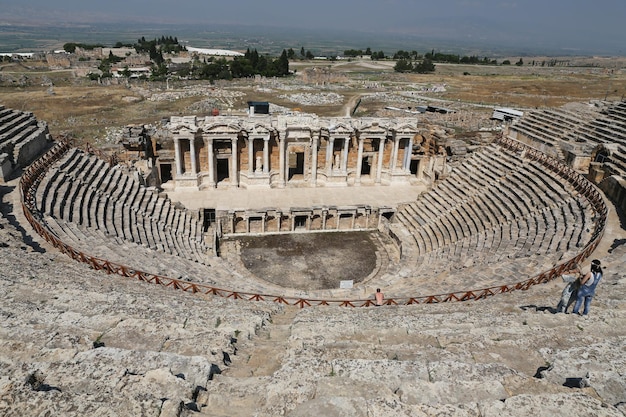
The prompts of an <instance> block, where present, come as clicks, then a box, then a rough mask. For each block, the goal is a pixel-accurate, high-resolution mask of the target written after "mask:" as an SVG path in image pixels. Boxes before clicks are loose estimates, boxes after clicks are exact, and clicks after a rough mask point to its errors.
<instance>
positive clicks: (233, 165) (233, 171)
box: [230, 138, 239, 187]
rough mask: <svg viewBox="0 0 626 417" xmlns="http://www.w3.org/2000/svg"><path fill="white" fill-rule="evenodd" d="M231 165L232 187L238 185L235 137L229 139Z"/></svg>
mask: <svg viewBox="0 0 626 417" xmlns="http://www.w3.org/2000/svg"><path fill="white" fill-rule="evenodd" d="M231 142H232V145H231V158H230V159H231V163H230V165H231V167H230V183H231V184H232V185H233V186H234V187H238V186H239V183H238V182H237V138H233V139H231Z"/></svg>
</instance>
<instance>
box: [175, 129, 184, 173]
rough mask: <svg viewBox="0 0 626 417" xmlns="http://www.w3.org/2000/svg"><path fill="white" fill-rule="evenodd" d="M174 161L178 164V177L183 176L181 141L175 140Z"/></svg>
mask: <svg viewBox="0 0 626 417" xmlns="http://www.w3.org/2000/svg"><path fill="white" fill-rule="evenodd" d="M174 159H175V162H176V176H181V175H183V160H182V158H181V152H180V139H178V138H174Z"/></svg>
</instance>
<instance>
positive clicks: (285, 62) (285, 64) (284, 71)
mask: <svg viewBox="0 0 626 417" xmlns="http://www.w3.org/2000/svg"><path fill="white" fill-rule="evenodd" d="M288 55H289V54H288V52H287V51H285V50H284V49H283V53H282V54H280V58H278V71H277V72H278V75H279V76H282V75H288V74H289V57H288Z"/></svg>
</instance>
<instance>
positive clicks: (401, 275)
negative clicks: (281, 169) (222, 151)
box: [36, 145, 595, 297]
mask: <svg viewBox="0 0 626 417" xmlns="http://www.w3.org/2000/svg"><path fill="white" fill-rule="evenodd" d="M36 202H37V203H36V204H37V208H38V211H39V212H40V214H41V217H42V220H43V221H44V223H45V224H46V226H47V227H48V229H49V230H50V231H52V232H53V233H54V234H55V235H56V236H57V237H58V238H59V239H60V240H61V241H63V242H65V243H66V244H68V245H70V246H72V247H73V248H75V249H77V250H79V251H82V252H84V253H86V254H89V255H92V256H95V257H98V258H101V259H107V260H109V261H111V262H115V263H118V264H121V265H126V266H128V267H131V268H136V269H137V270H141V271H145V272H149V273H152V274H157V275H160V276H165V277H170V278H178V279H184V280H187V281H192V282H196V283H203V284H207V285H211V286H215V287H220V288H225V289H229V290H236V291H241V292H249V293H257V294H259V293H261V294H277V295H278V294H279V295H283V296H288V297H291V296H297V297H302V296H305V295H304V294H303V292H302V291H299V290H293V289H286V288H283V287H279V286H276V285H274V284H271V283H268V282H266V281H263V280H261V279H258V278H256V277H255V276H253V275H252V274H251V273H250V272H249V271H247V270H245V268H243V267H240V266H237V265H234V264H232V263H229V262H228V261H227V260H225V259H222V258H219V257H214V256H210V255H209V252H210V245H208V244H207V243H206V242H205V236H204V234H203V230H202V224H201V222H200V221H199V220H198V219H197V214H195V213H192V212H190V211H187V210H186V209H184V208H179V207H176V206H175V205H174V204H172V203H171V201H170V200H168V199H166V198H164V197H162V196H159V195H158V194H157V193H155V192H154V191H151V190H149V189H147V188H145V187H143V186H142V185H140V183H139V182H138V181H136V180H135V179H134V178H132V176H130V175H128V174H127V173H126V172H125V171H124V170H123V169H122V168H121V167H120V166H114V167H111V166H109V165H108V164H107V163H106V162H104V161H102V160H101V159H99V158H97V157H95V156H93V155H90V154H87V153H84V152H82V151H80V150H78V149H71V150H70V151H69V152H67V153H66V154H65V155H64V156H63V157H62V158H61V159H60V160H58V161H57V162H55V163H54V165H53V166H52V167H51V169H49V170H48V171H47V173H46V174H45V176H44V177H43V179H42V181H41V182H40V183H39V185H38V188H37V191H36ZM389 227H390V231H391V234H392V235H394V236H395V237H396V240H397V241H398V242H400V245H401V251H402V256H401V259H400V261H399V262H395V263H389V265H388V268H387V270H386V271H382V273H381V274H379V275H378V276H376V277H374V278H372V279H371V280H370V281H368V282H364V283H363V284H362V285H365V286H383V287H384V288H386V292H387V294H390V295H391V294H396V295H403V296H406V295H423V294H439V293H442V292H444V291H458V290H462V289H463V290H465V289H478V288H485V287H489V286H494V285H502V284H511V283H513V282H519V281H522V280H524V279H525V278H527V277H529V276H532V275H533V274H536V273H539V272H542V271H545V270H546V269H549V268H551V267H553V266H554V265H555V264H557V263H558V262H560V261H561V262H562V261H563V260H564V259H566V258H567V259H569V258H568V256H569V257H573V256H574V255H575V254H577V253H578V252H580V250H581V248H582V247H583V246H584V245H585V244H586V243H588V241H589V239H590V237H591V235H592V233H593V231H594V229H595V225H594V213H593V210H592V207H591V205H590V203H589V202H588V201H587V200H586V199H585V198H584V197H583V196H582V195H580V194H578V193H577V192H576V191H575V190H574V189H573V188H572V186H571V185H570V184H569V183H568V182H567V181H565V180H564V179H560V178H559V177H558V176H557V175H556V174H551V173H550V171H548V170H546V169H545V167H543V166H542V165H540V164H539V163H538V162H535V161H533V160H531V159H529V158H525V157H524V156H523V155H522V154H520V153H517V152H514V151H511V150H507V149H504V148H503V147H500V146H496V145H491V146H488V147H484V148H481V149H479V150H477V151H475V152H473V153H472V154H471V155H470V156H468V157H467V158H466V159H465V160H463V161H462V162H461V163H460V164H459V165H458V166H456V167H455V168H454V169H453V170H452V172H451V173H450V174H449V175H448V176H447V177H446V178H445V179H444V180H442V181H440V182H439V183H438V184H437V186H436V187H435V188H434V189H433V190H431V191H429V192H427V193H424V194H422V195H421V196H420V197H419V198H418V199H417V200H416V201H413V202H411V203H408V204H404V205H402V206H401V207H399V208H398V210H397V212H396V214H395V215H394V217H393V219H392V222H391V223H390V225H389ZM332 291H333V290H326V291H325V292H323V293H321V292H320V293H315V292H312V293H310V294H309V293H307V294H306V296H309V297H332V296H333V294H334V293H333V292H332Z"/></svg>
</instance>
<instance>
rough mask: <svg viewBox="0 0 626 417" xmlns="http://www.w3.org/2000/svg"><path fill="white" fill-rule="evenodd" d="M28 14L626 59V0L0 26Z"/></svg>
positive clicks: (119, 13) (489, 0) (390, 2)
mask: <svg viewBox="0 0 626 417" xmlns="http://www.w3.org/2000/svg"><path fill="white" fill-rule="evenodd" d="M29 15H30V16H41V17H44V18H47V19H52V20H55V21H59V20H65V21H69V22H75V23H79V22H82V21H89V22H94V21H100V22H102V21H107V22H114V21H129V20H136V21H143V22H146V23H157V22H159V23H176V24H179V23H206V24H211V23H221V24H229V23H236V24H254V25H263V26H273V27H290V28H296V29H297V28H303V29H316V28H319V29H328V28H336V29H345V30H350V31H366V32H380V33H401V34H412V35H422V36H429V35H430V36H432V37H444V38H447V39H454V38H457V39H460V40H461V39H462V40H472V39H476V40H477V41H480V40H489V39H495V40H498V41H500V42H513V43H514V42H520V43H525V44H529V43H530V44H533V43H550V44H555V45H558V46H559V47H561V48H563V49H564V50H567V49H574V50H575V49H577V48H579V47H585V48H597V49H599V50H602V49H606V48H607V47H608V48H609V49H612V50H615V51H618V52H619V51H620V50H621V52H622V54H623V53H626V0H429V1H424V0H308V1H305V2H302V1H297V0H254V1H251V0H222V1H213V0H106V1H92V0H19V1H17V0H0V22H1V21H3V20H5V19H9V18H10V17H9V16H21V17H25V16H29Z"/></svg>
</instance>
